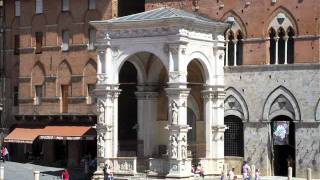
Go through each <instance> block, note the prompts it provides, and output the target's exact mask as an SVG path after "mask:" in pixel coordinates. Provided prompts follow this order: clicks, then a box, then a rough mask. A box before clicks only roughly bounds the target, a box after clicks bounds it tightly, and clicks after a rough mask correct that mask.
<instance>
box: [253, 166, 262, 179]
mask: <svg viewBox="0 0 320 180" xmlns="http://www.w3.org/2000/svg"><path fill="white" fill-rule="evenodd" d="M254 180H261V177H260V171H259V169H256V173H255V179H254Z"/></svg>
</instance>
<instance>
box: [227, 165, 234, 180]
mask: <svg viewBox="0 0 320 180" xmlns="http://www.w3.org/2000/svg"><path fill="white" fill-rule="evenodd" d="M233 179H234V168H232V169H231V170H230V171H229V172H228V180H233Z"/></svg>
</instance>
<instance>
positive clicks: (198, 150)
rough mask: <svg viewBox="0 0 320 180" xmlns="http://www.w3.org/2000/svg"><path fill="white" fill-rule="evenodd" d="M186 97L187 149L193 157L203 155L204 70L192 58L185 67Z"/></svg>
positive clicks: (204, 148)
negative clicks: (188, 92)
mask: <svg viewBox="0 0 320 180" xmlns="http://www.w3.org/2000/svg"><path fill="white" fill-rule="evenodd" d="M187 70H188V76H187V81H188V88H190V94H189V97H188V112H187V123H188V125H189V126H190V127H191V129H190V130H189V131H188V150H189V151H191V154H192V157H193V158H199V157H205V153H206V152H205V150H206V147H205V144H206V142H205V139H206V137H205V122H204V115H203V111H204V110H203V98H202V93H201V91H202V90H203V84H204V82H205V79H204V70H203V67H202V64H201V63H200V62H199V61H198V60H196V59H194V60H192V61H191V62H190V63H189V64H188V67H187Z"/></svg>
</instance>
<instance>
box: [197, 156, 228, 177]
mask: <svg viewBox="0 0 320 180" xmlns="http://www.w3.org/2000/svg"><path fill="white" fill-rule="evenodd" d="M199 163H200V164H201V167H202V168H203V170H204V175H220V174H221V172H222V171H223V164H224V159H223V158H200V159H199Z"/></svg>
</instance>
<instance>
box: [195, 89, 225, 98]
mask: <svg viewBox="0 0 320 180" xmlns="http://www.w3.org/2000/svg"><path fill="white" fill-rule="evenodd" d="M201 93H202V97H203V98H204V99H213V98H215V99H216V98H217V99H224V97H225V95H226V92H225V90H224V88H223V86H217V87H210V88H208V89H207V90H203V91H201Z"/></svg>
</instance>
